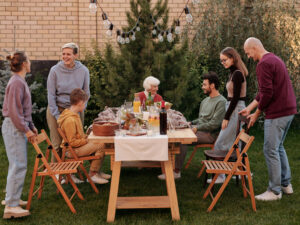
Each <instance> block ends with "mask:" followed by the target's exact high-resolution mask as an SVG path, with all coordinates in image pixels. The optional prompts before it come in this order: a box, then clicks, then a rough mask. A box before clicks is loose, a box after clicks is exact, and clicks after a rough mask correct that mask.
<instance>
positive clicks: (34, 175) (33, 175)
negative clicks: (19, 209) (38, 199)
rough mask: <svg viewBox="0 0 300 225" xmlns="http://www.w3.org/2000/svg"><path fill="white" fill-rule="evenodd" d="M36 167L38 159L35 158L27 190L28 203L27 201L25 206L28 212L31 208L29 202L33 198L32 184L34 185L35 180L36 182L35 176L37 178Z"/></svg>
mask: <svg viewBox="0 0 300 225" xmlns="http://www.w3.org/2000/svg"><path fill="white" fill-rule="evenodd" d="M38 166H39V159H38V158H36V160H35V164H34V169H33V173H32V179H31V184H30V189H29V195H28V201H27V205H26V209H27V210H29V209H30V206H31V201H32V197H33V189H34V184H35V180H36V176H37V170H38Z"/></svg>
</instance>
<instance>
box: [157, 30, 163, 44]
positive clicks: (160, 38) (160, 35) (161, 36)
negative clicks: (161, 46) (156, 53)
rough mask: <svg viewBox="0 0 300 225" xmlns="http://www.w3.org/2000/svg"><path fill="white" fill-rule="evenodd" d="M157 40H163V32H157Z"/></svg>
mask: <svg viewBox="0 0 300 225" xmlns="http://www.w3.org/2000/svg"><path fill="white" fill-rule="evenodd" d="M158 40H159V41H160V42H163V41H164V32H163V31H162V32H160V33H159V35H158Z"/></svg>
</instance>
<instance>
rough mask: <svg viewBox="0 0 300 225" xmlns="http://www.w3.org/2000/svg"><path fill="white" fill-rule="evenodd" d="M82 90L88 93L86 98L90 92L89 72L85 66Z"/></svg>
mask: <svg viewBox="0 0 300 225" xmlns="http://www.w3.org/2000/svg"><path fill="white" fill-rule="evenodd" d="M83 90H84V91H85V93H86V94H87V95H88V98H90V96H91V94H90V72H89V70H88V69H87V68H86V73H85V77H84V84H83Z"/></svg>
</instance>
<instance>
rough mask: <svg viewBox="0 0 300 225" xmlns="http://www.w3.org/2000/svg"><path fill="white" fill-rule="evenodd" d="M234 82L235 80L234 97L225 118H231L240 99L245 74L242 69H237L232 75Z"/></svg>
mask: <svg viewBox="0 0 300 225" xmlns="http://www.w3.org/2000/svg"><path fill="white" fill-rule="evenodd" d="M232 82H233V97H232V99H231V101H230V104H229V106H228V109H227V111H226V114H225V117H224V119H225V120H230V116H231V114H232V112H233V111H234V109H235V107H236V105H237V103H238V101H239V99H240V95H241V89H242V83H243V82H244V76H243V74H242V73H241V72H240V71H236V72H235V73H234V74H233V76H232Z"/></svg>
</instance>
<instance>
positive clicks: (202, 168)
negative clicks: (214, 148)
mask: <svg viewBox="0 0 300 225" xmlns="http://www.w3.org/2000/svg"><path fill="white" fill-rule="evenodd" d="M204 169H205V164H203V166H202V167H201V169H200V171H199V173H198V175H197V178H199V177H201V175H202V173H203V171H204Z"/></svg>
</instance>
